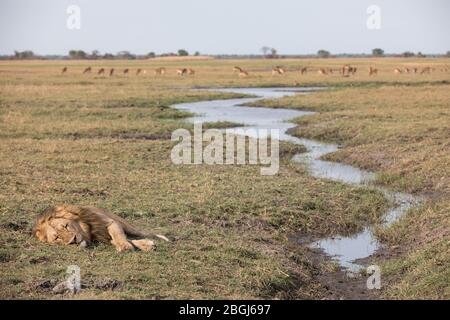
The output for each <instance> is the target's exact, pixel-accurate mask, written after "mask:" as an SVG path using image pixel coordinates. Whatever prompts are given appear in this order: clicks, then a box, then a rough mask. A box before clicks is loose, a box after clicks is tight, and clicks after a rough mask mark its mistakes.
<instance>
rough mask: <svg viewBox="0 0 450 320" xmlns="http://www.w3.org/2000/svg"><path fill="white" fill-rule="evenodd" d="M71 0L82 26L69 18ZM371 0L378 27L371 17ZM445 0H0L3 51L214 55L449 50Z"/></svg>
mask: <svg viewBox="0 0 450 320" xmlns="http://www.w3.org/2000/svg"><path fill="white" fill-rule="evenodd" d="M69 5H78V6H79V7H80V9H81V28H80V29H79V30H70V29H68V28H67V26H66V21H67V18H68V16H69V15H68V14H67V13H66V10H67V7H68V6H69ZM370 5H378V6H379V7H380V9H381V29H379V30H370V29H368V28H367V26H366V21H367V18H368V14H367V12H366V10H367V8H368V7H369V6H370ZM449 15H450V1H448V0H409V1H408V0H387V1H385V0H340V1H336V0H334V1H333V0H309V1H301V0H0V54H11V53H13V51H14V50H19V51H22V50H33V51H34V52H35V53H38V54H50V53H54V54H66V53H67V52H68V51H69V50H70V49H81V50H85V51H92V50H99V51H100V52H101V53H105V52H110V53H116V52H118V51H121V50H128V51H131V52H133V53H140V54H144V53H148V52H150V51H154V52H156V53H163V52H171V51H176V50H178V49H180V48H185V49H187V50H188V51H190V52H194V51H197V50H198V51H200V52H202V53H208V54H219V53H226V54H232V53H237V54H250V53H260V48H261V47H262V46H265V45H267V46H270V47H275V48H276V49H278V52H279V53H281V54H296V53H298V54H305V53H316V52H317V50H319V49H326V50H329V51H331V52H332V53H344V52H352V53H369V52H370V51H371V49H373V48H376V47H380V48H383V49H384V50H385V51H386V52H390V53H395V52H403V51H407V50H409V51H414V52H418V51H422V52H423V53H444V52H446V51H448V50H450V19H449Z"/></svg>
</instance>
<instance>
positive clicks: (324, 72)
mask: <svg viewBox="0 0 450 320" xmlns="http://www.w3.org/2000/svg"><path fill="white" fill-rule="evenodd" d="M318 72H319V74H321V75H326V74H327V70H325V69H323V68H320V69H319V71H318Z"/></svg>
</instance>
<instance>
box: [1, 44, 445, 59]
mask: <svg viewBox="0 0 450 320" xmlns="http://www.w3.org/2000/svg"><path fill="white" fill-rule="evenodd" d="M261 53H262V56H263V57H264V58H266V59H277V58H317V57H318V58H331V57H348V58H351V57H404V58H410V57H417V58H421V57H426V56H428V57H442V56H445V57H449V58H450V50H449V51H447V52H446V53H444V54H432V55H430V54H429V55H424V54H423V53H422V52H418V53H414V52H411V51H405V52H403V53H400V54H386V53H385V52H384V50H383V49H381V48H375V49H373V50H372V52H371V54H352V53H340V54H331V53H330V51H328V50H325V49H320V50H318V51H317V53H316V54H299V55H293V54H292V55H279V54H278V52H277V50H276V49H275V48H271V47H268V46H264V47H262V48H261ZM189 55H190V54H189V52H188V51H187V50H185V49H180V50H178V51H177V52H176V53H174V52H167V53H161V54H156V53H155V52H149V53H147V54H144V55H142V54H141V55H138V54H133V53H130V52H129V51H125V50H124V51H119V52H117V53H116V54H112V53H104V54H101V53H100V52H99V51H98V50H94V51H92V52H90V53H89V52H86V51H83V50H70V51H69V52H68V55H67V56H64V55H45V56H41V55H36V54H35V53H34V52H33V51H31V50H25V51H14V54H13V55H3V56H0V59H1V60H26V59H74V60H84V59H89V60H97V59H110V60H113V59H125V60H133V59H151V58H156V57H176V56H181V57H186V56H189ZM193 55H194V56H199V55H200V52H199V51H196V52H195V53H194V54H193ZM212 56H213V57H215V58H218V59H237V58H244V59H258V58H261V54H259V55H258V54H249V55H240V54H218V55H212Z"/></svg>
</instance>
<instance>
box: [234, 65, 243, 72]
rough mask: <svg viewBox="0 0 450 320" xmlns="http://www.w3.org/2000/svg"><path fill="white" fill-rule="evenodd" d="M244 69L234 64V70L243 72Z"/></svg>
mask: <svg viewBox="0 0 450 320" xmlns="http://www.w3.org/2000/svg"><path fill="white" fill-rule="evenodd" d="M242 71H243V70H242V68H241V67H238V66H234V67H233V72H242Z"/></svg>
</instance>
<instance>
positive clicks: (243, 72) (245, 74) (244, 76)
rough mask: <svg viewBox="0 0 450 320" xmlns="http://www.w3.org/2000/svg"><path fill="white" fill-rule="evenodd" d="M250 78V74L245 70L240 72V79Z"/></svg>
mask: <svg viewBox="0 0 450 320" xmlns="http://www.w3.org/2000/svg"><path fill="white" fill-rule="evenodd" d="M246 77H248V72H247V71H245V70H241V71H239V78H246Z"/></svg>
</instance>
